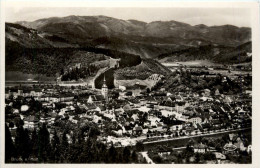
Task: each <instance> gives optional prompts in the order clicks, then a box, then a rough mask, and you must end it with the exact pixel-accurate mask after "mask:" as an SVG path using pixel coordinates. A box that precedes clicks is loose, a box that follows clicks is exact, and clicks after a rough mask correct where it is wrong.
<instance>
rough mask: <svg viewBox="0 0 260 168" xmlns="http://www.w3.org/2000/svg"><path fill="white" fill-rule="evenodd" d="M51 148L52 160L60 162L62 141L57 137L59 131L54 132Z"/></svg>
mask: <svg viewBox="0 0 260 168" xmlns="http://www.w3.org/2000/svg"><path fill="white" fill-rule="evenodd" d="M51 146H52V158H51V159H52V160H53V161H54V162H55V163H57V162H59V160H60V154H61V153H60V139H59V137H58V135H57V131H56V130H54V135H53V137H52V140H51Z"/></svg>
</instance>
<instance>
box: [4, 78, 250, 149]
mask: <svg viewBox="0 0 260 168" xmlns="http://www.w3.org/2000/svg"><path fill="white" fill-rule="evenodd" d="M104 82H105V81H104ZM114 96H116V98H115V97H114ZM5 97H6V102H7V103H6V106H9V107H11V108H12V112H13V114H15V115H17V116H19V117H20V118H21V119H22V120H23V121H24V127H25V128H28V129H34V128H37V126H38V124H39V123H47V124H48V125H49V128H50V129H51V128H52V127H53V125H55V122H57V121H59V120H64V121H69V122H71V123H74V124H77V123H80V122H93V123H95V124H97V125H98V127H99V128H100V131H101V132H103V133H105V135H109V136H110V137H113V138H112V139H113V140H114V142H116V141H117V139H118V142H120V141H122V138H124V139H129V138H132V137H135V138H136V140H140V139H142V140H144V141H153V140H154V139H156V138H158V137H172V138H174V137H176V136H192V135H199V134H210V133H212V132H216V131H225V130H229V129H239V128H245V127H251V118H252V108H251V107H252V104H251V102H252V101H251V98H252V95H251V92H246V93H243V95H242V96H241V95H234V94H233V95H232V94H229V95H227V94H226V95H224V94H220V93H219V90H218V89H215V90H213V91H212V90H209V89H204V90H202V91H198V92H192V91H191V90H189V89H187V90H186V91H183V92H178V93H176V94H172V93H168V92H167V91H166V90H165V89H164V88H161V89H160V90H159V91H156V92H147V90H146V87H145V86H142V85H140V84H139V83H136V84H133V85H132V86H130V87H129V86H119V87H118V88H116V89H113V90H108V88H107V87H106V84H105V83H104V85H103V87H102V89H101V91H97V90H93V89H90V88H87V87H78V88H73V89H71V88H66V87H63V88H61V87H58V86H50V87H26V88H21V87H16V88H7V89H6V93H5ZM19 99H25V100H26V101H25V102H24V103H21V104H20V106H19V107H18V108H17V106H16V107H13V106H12V104H13V102H12V101H16V100H19ZM30 99H34V100H35V101H39V102H40V103H41V105H42V106H43V107H44V109H47V110H46V112H44V113H43V112H41V111H37V112H35V114H31V113H30V115H25V114H27V113H26V111H28V110H30V103H28V102H29V101H30ZM26 102H27V103H26ZM57 104H62V105H63V107H62V108H61V107H57ZM14 128H15V127H14ZM101 135H102V134H101ZM104 138H106V140H108V137H101V139H104ZM110 140H111V138H110ZM126 145H127V144H126Z"/></svg>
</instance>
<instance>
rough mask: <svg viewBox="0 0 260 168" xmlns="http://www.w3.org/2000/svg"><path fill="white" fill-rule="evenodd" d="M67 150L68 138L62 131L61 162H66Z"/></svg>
mask: <svg viewBox="0 0 260 168" xmlns="http://www.w3.org/2000/svg"><path fill="white" fill-rule="evenodd" d="M68 148H69V143H68V138H67V134H66V132H65V131H64V132H63V134H62V139H61V160H62V161H67V156H68Z"/></svg>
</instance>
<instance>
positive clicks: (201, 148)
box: [193, 143, 207, 153]
mask: <svg viewBox="0 0 260 168" xmlns="http://www.w3.org/2000/svg"><path fill="white" fill-rule="evenodd" d="M193 149H194V153H206V151H207V145H204V144H202V143H200V144H195V145H194V147H193Z"/></svg>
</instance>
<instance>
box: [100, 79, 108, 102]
mask: <svg viewBox="0 0 260 168" xmlns="http://www.w3.org/2000/svg"><path fill="white" fill-rule="evenodd" d="M101 94H102V96H103V97H104V98H105V100H106V101H108V88H107V85H106V77H105V74H104V81H103V85H102V88H101Z"/></svg>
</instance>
